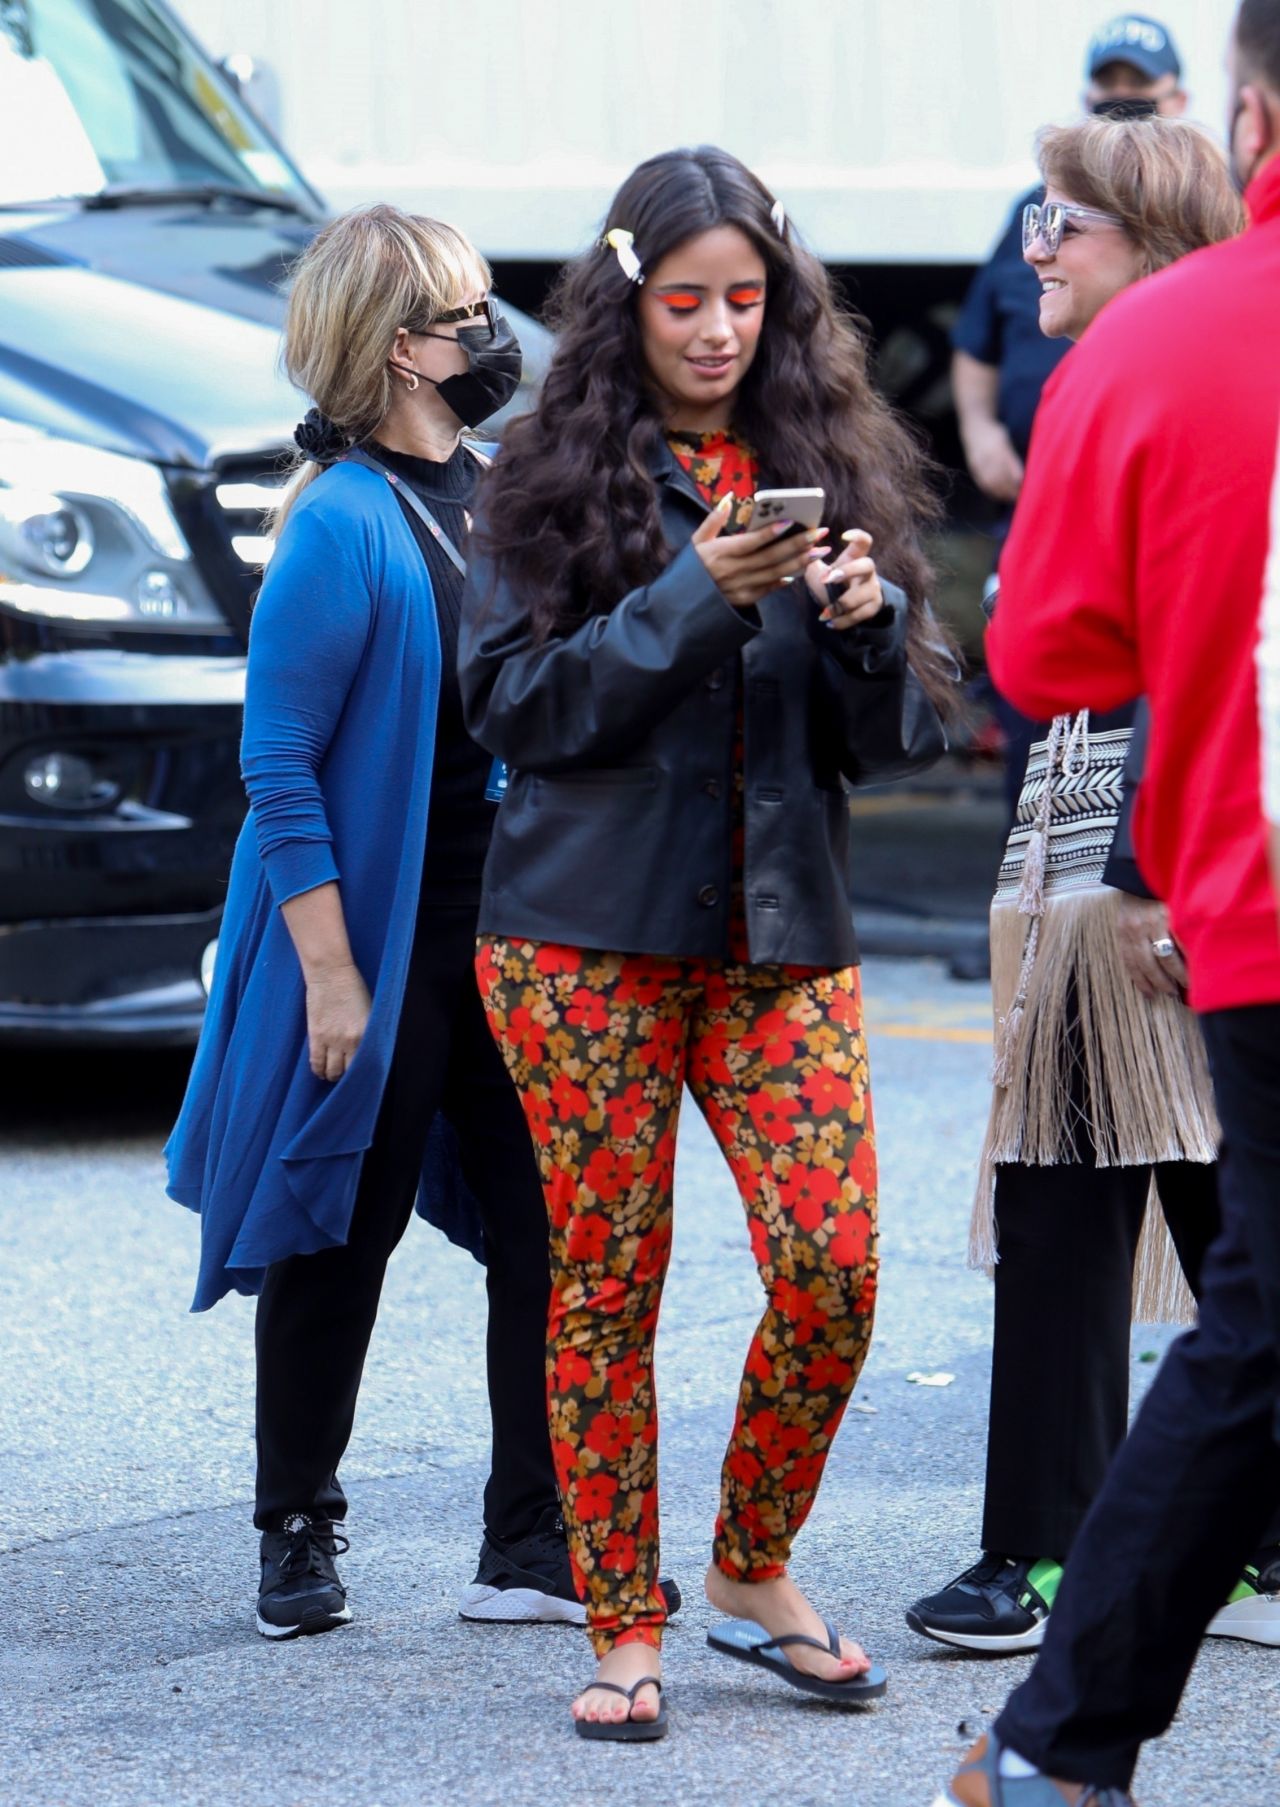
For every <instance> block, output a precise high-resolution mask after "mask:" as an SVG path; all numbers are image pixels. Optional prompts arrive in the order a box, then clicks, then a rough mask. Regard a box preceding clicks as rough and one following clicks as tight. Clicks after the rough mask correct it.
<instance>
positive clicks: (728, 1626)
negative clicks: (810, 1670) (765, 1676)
mask: <svg viewBox="0 0 1280 1807" xmlns="http://www.w3.org/2000/svg"><path fill="white" fill-rule="evenodd" d="M823 1624H824V1625H825V1627H826V1632H827V1641H826V1643H825V1644H824V1643H823V1642H822V1640H821V1638H811V1637H807V1636H806V1635H805V1633H804V1632H802V1631H793V1632H790V1633H788V1635H787V1636H786V1637H781V1638H771V1637H770V1636H769V1634H768V1632H767V1631H766V1630H765V1628H764V1626H763V1625H757V1624H756V1623H755V1621H754V1620H753V1619H726V1620H725V1622H724V1624H723V1625H717V1626H715V1627H714V1628H713V1629H712V1630H711V1631H709V1632H708V1633H707V1642H708V1644H710V1646H711V1648H712V1649H713V1650H718V1651H719V1652H720V1654H721V1656H734V1657H737V1659H738V1661H739V1662H742V1663H754V1664H755V1665H756V1667H757V1668H758V1669H771V1670H772V1671H773V1673H774V1674H775V1675H780V1676H781V1677H782V1679H783V1681H785V1682H789V1683H790V1684H791V1686H792V1687H793V1688H799V1689H800V1690H801V1691H802V1692H803V1693H805V1694H814V1695H816V1696H817V1698H818V1699H819V1700H829V1701H834V1702H835V1703H836V1704H837V1705H838V1706H847V1707H860V1706H862V1705H863V1704H864V1703H865V1702H866V1701H868V1700H879V1698H880V1696H881V1695H882V1694H883V1693H884V1691H885V1689H886V1688H887V1687H888V1685H889V1681H888V1677H887V1676H886V1675H885V1672H884V1670H883V1669H882V1668H881V1667H880V1666H879V1664H878V1663H873V1664H872V1665H871V1667H870V1669H868V1670H867V1672H866V1674H865V1675H858V1676H855V1677H854V1678H853V1680H852V1681H847V1682H827V1681H823V1680H822V1679H821V1678H820V1677H819V1676H816V1675H806V1674H805V1673H804V1671H803V1670H802V1669H797V1668H796V1666H795V1664H794V1663H793V1662H791V1660H790V1659H789V1658H788V1657H787V1656H786V1654H785V1652H786V1650H787V1649H788V1648H789V1647H790V1646H791V1645H795V1644H807V1645H808V1647H809V1648H810V1649H811V1650H821V1651H824V1652H825V1653H826V1654H827V1655H828V1656H834V1657H838V1656H839V1655H840V1633H839V1632H838V1631H837V1630H836V1628H835V1626H834V1625H832V1624H831V1623H830V1622H829V1621H828V1620H826V1619H824V1620H823Z"/></svg>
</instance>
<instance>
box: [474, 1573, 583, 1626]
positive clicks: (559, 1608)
mask: <svg viewBox="0 0 1280 1807" xmlns="http://www.w3.org/2000/svg"><path fill="white" fill-rule="evenodd" d="M458 1617H459V1618H460V1619H467V1620H469V1621H471V1622H472V1623H473V1624H477V1625H585V1624H586V1622H587V1609H586V1607H585V1606H583V1604H582V1602H581V1601H580V1600H561V1599H560V1598H559V1597H558V1596H557V1595H556V1594H542V1593H539V1592H538V1590H537V1589H536V1588H532V1587H505V1588H504V1587H489V1586H487V1585H486V1584H485V1583H483V1582H480V1581H473V1582H472V1583H471V1585H470V1587H467V1588H464V1589H463V1591H462V1596H461V1598H460V1599H459V1601H458Z"/></svg>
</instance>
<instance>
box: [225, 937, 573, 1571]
mask: <svg viewBox="0 0 1280 1807" xmlns="http://www.w3.org/2000/svg"><path fill="white" fill-rule="evenodd" d="M474 954H475V908H474V906H472V907H471V908H470V909H467V908H465V907H464V908H460V909H452V908H439V909H435V910H431V909H429V908H424V909H423V911H421V912H420V914H419V920H418V926H417V931H416V934H415V938H414V947H413V955H412V958H411V961H410V966H409V975H408V979H407V982H406V986H405V996H404V1003H403V1005H402V1007H401V1015H400V1024H399V1030H398V1033H397V1037H396V1046H395V1054H394V1057H393V1059H392V1063H391V1069H390V1072H389V1074H388V1077H387V1084H386V1090H385V1092H384V1094H383V1099H382V1105H381V1109H380V1111H379V1115H378V1122H377V1127H376V1129H375V1131H374V1137H373V1143H372V1146H371V1147H370V1148H369V1150H368V1152H367V1153H366V1155H365V1158H364V1165H363V1167H362V1169H361V1175H360V1184H359V1189H358V1191H357V1194H356V1201H355V1207H354V1211H353V1214H352V1219H351V1230H350V1234H349V1237H348V1240H347V1242H346V1244H345V1245H344V1246H343V1247H342V1248H335V1249H324V1250H321V1251H320V1252H319V1253H318V1254H313V1255H295V1256H293V1257H291V1258H290V1259H289V1260H287V1261H278V1262H275V1263H273V1265H272V1266H271V1267H269V1268H268V1269H267V1273H266V1276H265V1280H264V1283H263V1288H262V1293H261V1296H260V1297H259V1300H258V1315H257V1353H258V1397H257V1441H258V1485H257V1501H256V1510H255V1512H254V1523H255V1525H257V1526H258V1528H259V1529H260V1530H274V1529H278V1528H279V1526H280V1525H281V1523H282V1521H283V1520H284V1519H285V1518H286V1517H287V1516H288V1515H289V1514H290V1513H291V1512H306V1513H309V1514H310V1515H311V1516H312V1517H323V1518H333V1519H341V1518H343V1517H345V1515H346V1510H347V1502H346V1496H345V1494H344V1493H343V1491H342V1488H341V1486H340V1485H339V1482H338V1476H337V1472H336V1471H337V1467H338V1463H339V1461H340V1460H341V1458H342V1455H343V1452H344V1451H345V1449H346V1447H347V1443H348V1441H349V1439H350V1436H351V1426H352V1422H353V1420H354V1417H355V1409H356V1394H357V1392H358V1390H359V1386H360V1377H361V1374H362V1371H363V1368H364V1358H365V1351H366V1350H367V1348H368V1346H369V1338H370V1336H371V1334H372V1332H373V1324H374V1319H375V1317H376V1316H377V1311H378V1300H379V1297H380V1295H381V1292H382V1280H383V1274H384V1272H385V1270H386V1265H387V1260H388V1258H389V1256H390V1254H391V1251H392V1250H393V1249H394V1248H395V1246H396V1244H397V1243H398V1242H399V1240H400V1238H401V1237H402V1236H403V1235H404V1232H405V1229H406V1227H407V1226H408V1223H409V1219H410V1217H411V1216H412V1213H413V1205H414V1199H415V1196H416V1193H417V1188H418V1179H419V1176H420V1174H421V1171H422V1159H423V1151H424V1148H425V1146H426V1138H427V1131H428V1129H429V1127H430V1125H431V1120H432V1118H433V1117H434V1115H435V1113H436V1111H437V1110H444V1111H445V1112H446V1114H447V1115H448V1117H449V1120H450V1122H451V1123H452V1124H453V1126H454V1128H455V1129H456V1130H457V1132H458V1138H459V1141H460V1143H461V1151H462V1167H463V1173H464V1175H465V1178H466V1181H467V1184H468V1185H469V1186H470V1188H471V1190H472V1191H473V1192H474V1193H475V1195H476V1198H477V1200H478V1202H479V1204H480V1208H481V1214H482V1217H483V1221H484V1232H485V1244H486V1252H487V1256H488V1268H487V1286H488V1294H489V1327H488V1343H487V1357H488V1379H489V1406H490V1410H491V1413H492V1418H493V1462H492V1468H491V1470H490V1475H489V1481H488V1485H487V1486H486V1488H485V1495H484V1521H485V1527H486V1529H487V1530H488V1531H489V1532H490V1533H492V1534H493V1535H494V1536H495V1537H499V1538H502V1539H510V1538H516V1537H522V1536H524V1535H525V1534H526V1533H527V1532H528V1531H529V1530H531V1529H532V1527H533V1525H534V1522H535V1521H536V1520H537V1518H538V1517H539V1515H540V1514H541V1513H542V1512H543V1511H544V1510H545V1509H546V1507H547V1506H548V1505H551V1504H553V1503H554V1502H555V1500H556V1498H557V1494H556V1484H555V1474H554V1471H553V1469H552V1466H551V1443H550V1437H549V1434H548V1430H547V1404H546V1378H545V1365H544V1360H545V1357H544V1352H545V1347H546V1336H547V1305H548V1299H549V1296H550V1286H551V1283H550V1267H549V1258H548V1241H547V1218H546V1209H545V1206H544V1204H543V1198H542V1188H541V1184H540V1182H539V1179H538V1172H537V1165H536V1161H535V1158H534V1153H533V1144H532V1141H531V1140H530V1136H529V1131H528V1128H527V1126H526V1124H525V1120H524V1113H523V1111H522V1110H521V1108H520V1101H519V1098H518V1096H517V1094H516V1090H515V1087H514V1086H513V1085H512V1083H511V1081H510V1079H509V1078H508V1077H507V1071H506V1068H505V1067H504V1066H503V1063H502V1057H501V1056H500V1054H499V1053H498V1050H497V1048H496V1046H495V1044H494V1041H493V1037H492V1035H491V1034H490V1032H489V1028H488V1025H487V1023H486V1021H485V1016H484V1010H483V1008H482V1006H481V1003H480V994H479V992H478V990H477V989H476V982H475V973H474V969H473V965H472V962H473V959H474ZM429 1330H430V1326H429V1325H426V1326H424V1334H427V1333H429Z"/></svg>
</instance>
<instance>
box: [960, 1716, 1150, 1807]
mask: <svg viewBox="0 0 1280 1807" xmlns="http://www.w3.org/2000/svg"><path fill="white" fill-rule="evenodd" d="M934 1807H1136V1803H1135V1801H1134V1800H1133V1797H1132V1796H1131V1795H1128V1794H1126V1793H1125V1791H1124V1790H1123V1789H1122V1788H1102V1787H1098V1786H1097V1785H1095V1784H1094V1783H1092V1782H1056V1781H1054V1779H1053V1777H1052V1776H1002V1775H1001V1774H1000V1743H999V1740H998V1739H997V1738H996V1736H995V1734H994V1733H988V1734H987V1736H986V1737H983V1738H979V1740H978V1742H977V1743H976V1744H975V1745H974V1747H973V1749H972V1750H971V1751H970V1752H969V1754H968V1756H967V1757H966V1758H965V1760H964V1762H963V1763H962V1764H961V1766H960V1768H959V1769H958V1770H957V1771H956V1774H955V1775H954V1776H953V1777H952V1779H951V1781H950V1782H949V1783H948V1784H947V1786H946V1788H945V1789H944V1790H943V1792H942V1793H941V1794H940V1795H939V1796H938V1798H937V1800H936V1801H935V1802H934Z"/></svg>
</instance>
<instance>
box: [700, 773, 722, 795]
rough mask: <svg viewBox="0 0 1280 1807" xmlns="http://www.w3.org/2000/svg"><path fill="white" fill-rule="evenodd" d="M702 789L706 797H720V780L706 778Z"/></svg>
mask: <svg viewBox="0 0 1280 1807" xmlns="http://www.w3.org/2000/svg"><path fill="white" fill-rule="evenodd" d="M702 788H703V790H704V791H705V792H706V793H707V795H708V797H718V796H719V795H720V780H719V779H718V778H708V779H707V782H706V783H705V784H704V785H703V787H702Z"/></svg>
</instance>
